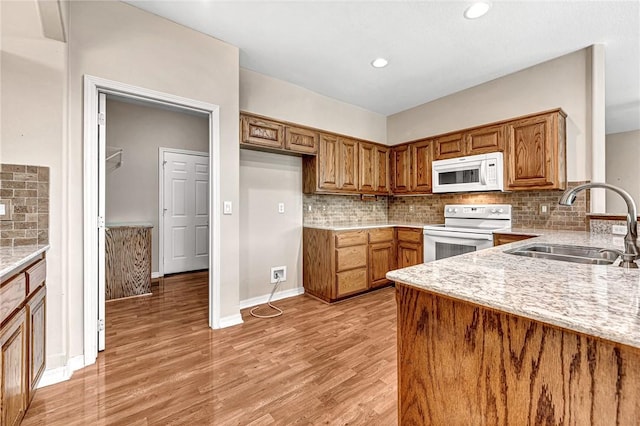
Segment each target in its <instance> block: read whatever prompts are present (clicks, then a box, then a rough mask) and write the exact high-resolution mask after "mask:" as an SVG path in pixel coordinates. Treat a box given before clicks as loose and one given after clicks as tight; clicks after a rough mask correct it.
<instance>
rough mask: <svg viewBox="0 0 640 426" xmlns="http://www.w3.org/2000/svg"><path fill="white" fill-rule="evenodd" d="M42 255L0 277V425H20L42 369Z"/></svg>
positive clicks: (43, 328) (43, 314) (44, 296)
mask: <svg viewBox="0 0 640 426" xmlns="http://www.w3.org/2000/svg"><path fill="white" fill-rule="evenodd" d="M45 274H46V261H45V257H44V254H40V255H39V256H36V257H35V258H34V259H32V260H30V261H29V262H28V263H27V264H26V265H23V266H22V267H19V268H17V269H16V270H14V271H10V272H8V273H7V275H5V276H2V277H0V424H1V425H2V426H5V425H7V426H9V425H10V426H14V425H18V424H20V422H21V421H22V417H23V416H24V414H25V412H26V410H27V408H28V406H29V404H30V402H31V400H32V399H33V395H34V394H35V389H36V387H37V385H38V382H39V380H40V378H41V377H42V374H43V372H44V368H45V359H46V357H45V355H46V350H45V328H46V316H45V303H46V287H45Z"/></svg>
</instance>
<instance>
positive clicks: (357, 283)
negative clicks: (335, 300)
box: [336, 268, 367, 297]
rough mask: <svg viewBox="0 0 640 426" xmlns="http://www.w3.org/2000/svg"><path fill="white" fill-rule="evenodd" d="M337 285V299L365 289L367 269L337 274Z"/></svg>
mask: <svg viewBox="0 0 640 426" xmlns="http://www.w3.org/2000/svg"><path fill="white" fill-rule="evenodd" d="M336 278H337V279H336V282H337V284H338V297H340V296H345V295H347V294H351V293H355V292H358V291H362V290H366V289H367V269H366V268H361V269H354V270H353V271H346V272H339V273H338V274H336Z"/></svg>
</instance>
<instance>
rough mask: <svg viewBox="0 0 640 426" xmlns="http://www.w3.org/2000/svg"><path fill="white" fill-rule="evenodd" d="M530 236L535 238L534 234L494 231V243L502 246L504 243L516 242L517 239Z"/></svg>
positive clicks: (526, 238) (524, 238) (520, 239)
mask: <svg viewBox="0 0 640 426" xmlns="http://www.w3.org/2000/svg"><path fill="white" fill-rule="evenodd" d="M529 238H535V236H534V235H526V234H501V233H499V232H494V233H493V245H494V246H501V245H502V244H509V243H515V242H516V241H522V240H528V239H529Z"/></svg>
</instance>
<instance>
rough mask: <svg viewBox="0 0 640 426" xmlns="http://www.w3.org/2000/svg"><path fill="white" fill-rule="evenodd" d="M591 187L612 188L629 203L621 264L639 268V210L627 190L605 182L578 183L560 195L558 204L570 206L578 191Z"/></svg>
mask: <svg viewBox="0 0 640 426" xmlns="http://www.w3.org/2000/svg"><path fill="white" fill-rule="evenodd" d="M589 188H604V189H610V190H611V191H613V192H616V193H617V194H618V195H620V196H621V197H622V198H623V199H624V201H625V202H626V203H627V235H625V236H624V253H621V257H622V263H621V264H620V266H623V267H625V268H637V267H638V264H637V263H636V262H635V260H636V259H637V258H638V257H640V245H639V244H640V243H639V242H638V212H637V210H636V203H634V202H633V198H631V195H629V193H628V192H627V191H625V190H624V189H622V188H618V187H617V186H614V185H610V184H608V183H603V182H590V183H585V184H582V185H578V186H576V187H575V188H572V189H567V190H566V191H564V194H562V197H560V201H558V204H561V205H563V206H570V205H572V204H573V202H574V201H575V200H576V195H577V194H578V192H580V191H582V190H584V189H589Z"/></svg>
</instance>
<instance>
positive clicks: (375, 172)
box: [358, 142, 390, 195]
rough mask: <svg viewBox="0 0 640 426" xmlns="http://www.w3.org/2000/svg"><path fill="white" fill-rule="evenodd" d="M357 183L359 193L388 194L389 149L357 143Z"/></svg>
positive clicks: (371, 144)
mask: <svg viewBox="0 0 640 426" xmlns="http://www.w3.org/2000/svg"><path fill="white" fill-rule="evenodd" d="M358 172H359V176H358V182H359V189H360V192H361V193H371V194H382V195H388V194H389V189H390V188H389V148H386V147H383V146H381V145H377V144H373V143H368V142H359V143H358Z"/></svg>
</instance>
